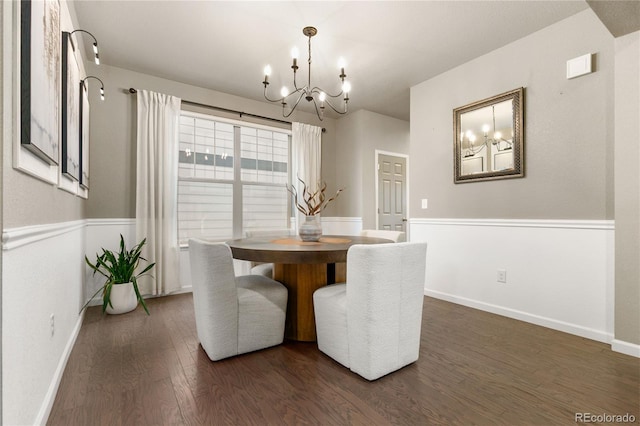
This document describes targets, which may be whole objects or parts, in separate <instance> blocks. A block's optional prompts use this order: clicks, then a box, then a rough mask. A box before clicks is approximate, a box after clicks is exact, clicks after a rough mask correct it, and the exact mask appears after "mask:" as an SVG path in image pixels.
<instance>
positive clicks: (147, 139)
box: [136, 90, 180, 295]
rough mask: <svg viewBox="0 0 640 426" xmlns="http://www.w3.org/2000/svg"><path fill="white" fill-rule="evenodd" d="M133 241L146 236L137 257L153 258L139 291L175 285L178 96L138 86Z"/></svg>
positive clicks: (150, 291) (174, 287)
mask: <svg viewBox="0 0 640 426" xmlns="http://www.w3.org/2000/svg"><path fill="white" fill-rule="evenodd" d="M137 97H138V132H137V140H138V148H137V153H138V159H137V169H136V170H137V173H136V241H137V242H140V241H141V240H142V239H143V238H146V239H147V244H146V245H145V247H144V249H143V252H142V256H143V257H144V258H145V259H147V260H148V261H150V262H156V266H155V268H154V269H152V270H151V275H152V276H153V278H152V277H150V276H147V277H144V278H142V279H141V280H140V281H139V285H140V292H141V293H143V294H153V295H157V294H168V293H171V292H172V291H175V290H177V289H179V288H180V282H179V274H178V268H179V247H178V222H177V197H178V179H177V178H178V130H179V120H180V98H176V97H175V96H169V95H164V94H161V93H155V92H151V91H147V90H139V91H138V96H137Z"/></svg>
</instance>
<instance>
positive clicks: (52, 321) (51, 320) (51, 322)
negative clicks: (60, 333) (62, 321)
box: [49, 314, 56, 337]
mask: <svg viewBox="0 0 640 426" xmlns="http://www.w3.org/2000/svg"><path fill="white" fill-rule="evenodd" d="M55 321H56V317H55V316H54V315H53V314H51V316H49V326H50V328H51V337H53V334H54V333H55V331H56V322H55Z"/></svg>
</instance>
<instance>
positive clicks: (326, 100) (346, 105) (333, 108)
mask: <svg viewBox="0 0 640 426" xmlns="http://www.w3.org/2000/svg"><path fill="white" fill-rule="evenodd" d="M324 103H325V104H327V105H329V107H331V109H332V110H334V111H335V112H337V113H338V114H341V115H344V114H346V113H347V112H348V111H349V108H348V105H349V104H348V103H346V102H345V104H344V111H340V110H338V109H336V107H335V106H333V104H332V103H331V101H329V99H325V101H324Z"/></svg>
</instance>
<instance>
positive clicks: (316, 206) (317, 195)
mask: <svg viewBox="0 0 640 426" xmlns="http://www.w3.org/2000/svg"><path fill="white" fill-rule="evenodd" d="M298 181H299V182H300V183H301V184H302V202H300V201H299V199H298V190H297V189H296V187H295V186H293V185H291V186H288V185H287V191H289V192H290V193H291V195H293V202H294V204H295V206H296V208H297V209H298V211H299V212H300V213H302V214H303V215H305V216H315V215H317V214H320V212H322V211H323V210H324V209H326V208H327V206H328V205H329V203H330V202H332V201H333V200H335V199H336V198H338V195H340V193H341V192H342V191H344V188H340V189H339V190H338V192H336V195H334V196H333V197H331V198H329V199H326V196H325V195H324V192H325V191H326V190H327V183H326V182H318V184H317V185H316V186H317V187H318V189H317V190H315V191H314V192H311V191H309V189H308V187H307V184H306V183H305V182H304V181H303V180H302V179H300V177H299V176H298ZM303 203H304V204H303Z"/></svg>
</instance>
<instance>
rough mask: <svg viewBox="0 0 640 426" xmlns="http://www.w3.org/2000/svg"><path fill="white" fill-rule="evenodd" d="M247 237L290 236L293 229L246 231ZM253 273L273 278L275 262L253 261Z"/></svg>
mask: <svg viewBox="0 0 640 426" xmlns="http://www.w3.org/2000/svg"><path fill="white" fill-rule="evenodd" d="M245 235H246V236H247V238H251V237H282V236H290V235H291V230H289V229H265V230H258V231H255V230H254V231H246V232H245ZM250 273H251V274H253V275H264V276H265V277H267V278H273V263H257V262H251V272H250Z"/></svg>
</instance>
